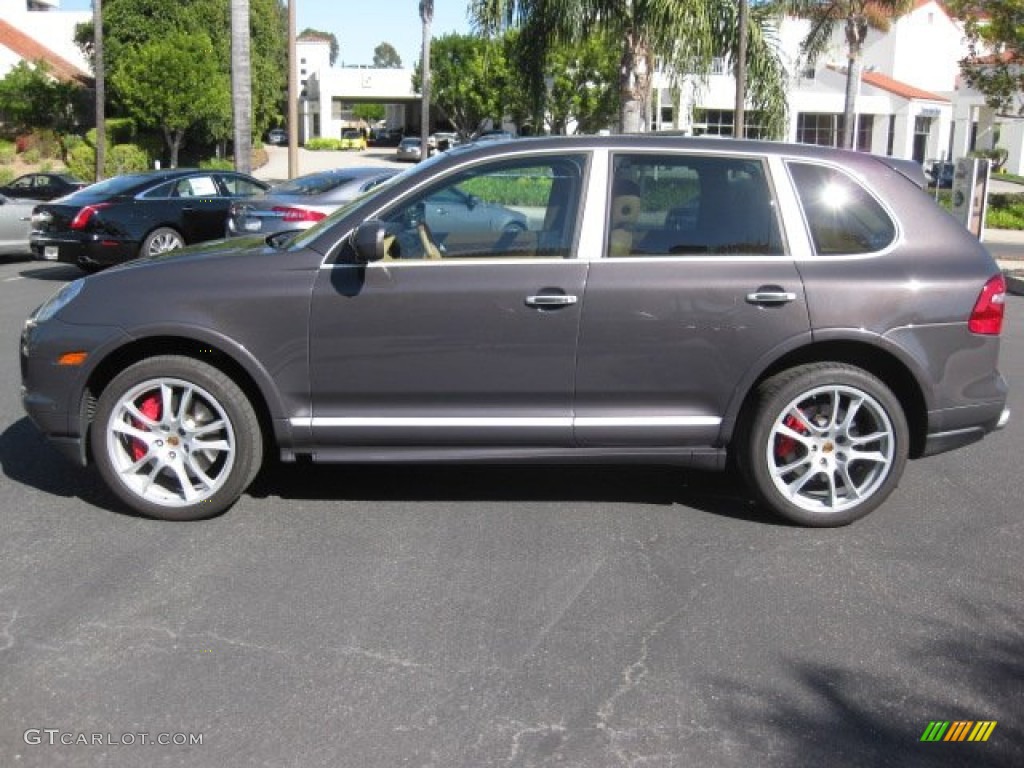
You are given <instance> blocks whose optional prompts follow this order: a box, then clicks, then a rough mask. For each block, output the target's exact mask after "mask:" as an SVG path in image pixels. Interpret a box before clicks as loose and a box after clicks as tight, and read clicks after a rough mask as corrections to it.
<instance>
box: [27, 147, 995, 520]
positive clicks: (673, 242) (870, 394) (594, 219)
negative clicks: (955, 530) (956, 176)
mask: <svg viewBox="0 0 1024 768" xmlns="http://www.w3.org/2000/svg"><path fill="white" fill-rule="evenodd" d="M904 168H905V164H900V163H897V162H892V161H887V160H886V159H884V158H878V157H873V156H869V155H864V154H853V153H843V152H836V151H831V150H824V149H820V148H814V147H807V146H795V145H783V144H769V143H756V142H730V141H701V140H686V139H679V138H658V137H590V138H580V139H561V140H560V139H537V140H524V141H517V142H508V143H505V142H489V143H486V144H485V145H476V146H473V147H464V148H457V149H454V150H452V151H450V152H447V153H443V154H439V155H438V156H436V157H435V158H433V159H432V160H430V161H428V162H425V163H422V164H420V165H418V166H417V167H415V168H414V169H410V170H409V171H408V172H406V173H405V174H402V175H401V176H399V177H396V179H395V180H394V181H393V183H391V184H388V185H386V186H385V187H381V188H379V189H378V190H375V191H373V192H371V193H369V194H368V195H367V196H365V197H362V198H360V199H358V200H356V201H354V202H353V203H350V204H348V205H346V206H345V207H343V208H341V209H340V210H338V211H337V212H336V213H334V214H333V215H332V216H330V217H329V218H327V219H325V220H324V221H322V222H320V223H318V224H317V225H316V226H315V227H313V228H312V229H309V230H306V231H304V232H302V233H298V234H292V235H273V236H271V237H268V238H266V239H264V238H258V237H253V238H240V239H236V240H232V241H230V242H221V243H212V244H207V245H205V246H197V247H192V248H188V249H185V250H183V251H178V252H175V253H173V254H166V255H160V256H153V257H148V258H144V259H140V260H137V261H135V262H132V263H130V264H126V265H124V266H121V267H117V268H115V269H111V270H108V271H106V272H104V273H102V274H98V275H94V276H91V277H88V278H84V279H82V280H77V281H75V282H73V283H70V284H68V285H66V286H65V287H64V288H63V289H62V290H61V291H60V292H58V293H57V294H56V295H55V296H54V297H53V298H51V299H50V300H49V301H48V302H47V303H46V304H44V305H43V306H42V307H40V308H39V309H38V310H37V311H36V312H35V313H34V314H33V315H32V317H30V318H29V319H28V321H27V322H26V325H25V329H24V333H23V337H22V344H21V366H22V378H23V381H24V392H23V398H24V405H25V408H26V410H27V411H28V413H29V414H30V416H31V417H32V419H33V421H34V422H35V423H36V424H37V425H38V426H39V428H40V429H41V430H42V431H43V432H45V433H46V435H47V436H48V437H49V438H50V439H51V440H52V441H53V442H54V443H56V444H57V445H58V446H59V447H60V448H61V449H62V450H63V452H64V453H65V454H66V455H67V456H69V457H71V458H72V459H73V460H75V461H77V462H80V463H83V464H84V463H88V462H90V461H93V462H95V464H96V465H97V467H98V469H99V471H100V473H101V474H102V476H103V478H104V479H105V480H106V482H107V483H108V484H109V486H110V487H111V488H112V489H113V491H114V492H115V493H116V494H117V495H118V496H119V497H120V498H121V499H122V500H123V501H124V502H125V503H126V504H127V505H128V506H130V507H132V508H133V509H135V510H137V511H139V512H142V513H144V514H146V515H151V516H154V517H160V518H168V519H181V520H184V519H194V518H201V517H207V516H210V515H213V514H217V513H219V512H221V511H222V510H224V509H226V508H227V507H228V506H230V505H231V504H232V503H233V502H234V501H235V500H236V499H237V498H238V497H239V495H240V494H242V493H243V492H244V491H245V489H246V487H247V486H248V485H249V483H250V482H251V481H252V479H253V478H254V476H255V475H256V473H257V471H258V470H259V468H260V464H261V462H262V458H263V454H264V452H265V451H267V450H272V451H276V452H278V453H279V454H280V456H281V458H282V459H283V460H285V461H294V460H296V459H298V458H300V457H308V458H310V459H312V460H313V461H323V462H378V461H389V462H396V461H402V462H437V461H468V460H472V461H492V462H512V461H532V462H566V461H572V462H580V461H590V462H606V463H614V462H635V461H645V462H659V463H672V464H678V465H685V466H691V467H699V468H707V469H721V468H724V467H725V466H726V464H727V461H728V460H729V459H730V458H731V459H733V460H735V462H736V464H737V465H738V466H739V468H740V470H741V471H742V472H743V474H744V476H745V477H746V478H747V480H748V482H749V485H750V487H751V489H752V491H753V493H754V494H755V495H756V497H757V499H758V500H759V501H760V502H761V503H762V504H763V505H764V506H765V507H767V508H769V509H771V510H774V511H776V512H778V513H781V514H782V515H784V516H785V517H787V518H788V519H790V520H793V521H796V522H799V523H803V524H808V525H822V526H828V525H840V524H844V523H848V522H850V521H852V520H854V519H856V518H858V517H861V516H862V515H865V514H867V513H868V512H870V511H871V510H872V509H874V508H876V507H877V506H878V505H879V504H881V503H882V502H883V501H884V500H885V498H886V497H887V496H888V495H889V494H890V493H891V492H892V491H893V489H894V488H895V487H896V485H897V483H898V481H899V479H900V476H901V474H902V472H903V470H904V465H905V463H906V461H907V459H908V458H916V457H920V456H926V455H929V454H933V453H938V452H940V451H945V450H950V449H953V448H957V447H959V446H963V445H966V444H968V443H971V442H973V441H975V440H978V439H980V438H982V437H983V436H984V435H985V434H986V433H988V432H990V431H992V430H995V429H998V428H999V427H1001V426H1003V425H1004V424H1005V423H1006V421H1007V419H1008V417H1009V414H1008V411H1007V410H1006V408H1005V403H1006V382H1005V381H1004V379H1003V377H1002V376H1001V375H1000V373H999V370H998V367H997V358H998V353H999V333H1000V330H1001V325H1002V319H1003V301H1004V296H1005V284H1004V281H1003V278H1002V276H1001V274H1000V272H999V270H998V269H997V267H996V265H995V263H994V262H993V260H992V258H991V256H990V255H989V254H988V252H987V251H986V250H985V249H984V248H983V247H982V246H981V245H979V243H978V242H977V241H976V240H975V239H973V238H972V237H971V236H970V235H969V234H968V233H967V232H966V231H965V230H964V228H963V227H961V226H960V225H959V224H958V223H957V222H956V221H955V220H954V219H953V218H952V217H950V216H949V215H948V214H946V213H945V212H943V211H942V210H940V209H939V208H938V207H937V206H936V205H935V203H934V202H933V201H932V199H931V198H929V197H928V195H927V194H925V193H924V192H923V191H922V190H921V189H920V188H919V186H917V185H916V184H915V183H914V182H913V181H911V180H910V178H909V177H908V176H905V175H904V170H903V169H904ZM448 190H458V191H459V192H460V194H463V195H465V196H466V197H467V199H470V200H471V203H470V204H471V205H476V206H491V207H497V206H500V207H502V208H504V209H508V210H513V211H516V212H518V214H519V215H521V216H522V219H521V221H522V224H523V226H517V227H513V228H509V227H505V226H501V225H500V223H499V222H496V221H490V220H489V219H488V217H480V219H479V224H478V225H477V226H474V227H469V228H466V227H448V226H447V225H446V224H445V218H444V216H439V215H435V214H437V212H436V211H433V212H432V211H430V210H429V209H428V206H429V205H430V204H431V202H430V201H431V200H436V199H437V198H438V197H439V196H443V194H444V193H445V192H446V191H448Z"/></svg>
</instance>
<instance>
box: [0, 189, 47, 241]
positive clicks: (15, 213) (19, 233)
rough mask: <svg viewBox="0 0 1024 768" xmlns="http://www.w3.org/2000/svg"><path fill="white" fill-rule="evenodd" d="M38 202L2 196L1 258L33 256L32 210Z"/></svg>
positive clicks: (0, 205) (0, 207)
mask: <svg viewBox="0 0 1024 768" xmlns="http://www.w3.org/2000/svg"><path fill="white" fill-rule="evenodd" d="M37 203H38V201H37V200H22V199H17V198H13V197H4V196H3V195H0V256H31V255H32V248H31V247H30V246H29V243H28V233H29V232H30V231H31V230H32V209H33V208H34V207H35V206H36V204H37Z"/></svg>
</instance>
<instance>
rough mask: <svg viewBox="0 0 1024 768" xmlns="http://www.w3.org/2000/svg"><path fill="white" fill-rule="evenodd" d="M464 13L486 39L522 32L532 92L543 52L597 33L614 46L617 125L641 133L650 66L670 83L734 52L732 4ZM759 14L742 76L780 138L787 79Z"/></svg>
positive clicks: (555, 1) (539, 86)
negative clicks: (511, 30)
mask: <svg viewBox="0 0 1024 768" xmlns="http://www.w3.org/2000/svg"><path fill="white" fill-rule="evenodd" d="M470 15H471V17H472V18H473V20H474V22H475V23H476V25H477V26H478V27H479V29H480V30H481V31H482V32H484V33H485V34H494V33H496V32H497V31H499V30H501V29H504V28H508V27H510V26H518V27H520V28H521V29H522V31H523V35H524V38H525V39H526V40H527V41H529V42H530V44H531V45H533V46H534V47H535V50H536V53H535V55H533V56H532V57H530V60H531V61H533V62H535V65H534V66H531V68H530V70H528V71H526V72H524V73H523V77H524V80H525V84H526V85H527V87H529V88H530V89H531V90H532V91H533V92H534V93H538V92H540V91H542V90H543V88H544V87H545V83H544V76H543V70H542V68H541V67H542V65H543V62H544V61H546V60H547V56H546V55H545V51H546V50H548V49H550V48H551V47H552V45H554V44H555V43H558V42H563V43H568V44H576V45H579V44H581V43H582V42H584V41H586V40H587V39H588V38H590V37H592V36H593V35H595V34H597V33H599V32H600V33H605V34H607V35H608V36H609V37H610V38H611V39H613V40H617V41H618V51H619V80H618V88H619V94H620V112H619V128H620V129H621V130H623V131H625V132H627V133H635V132H637V131H640V130H642V129H643V128H644V125H645V121H646V115H647V111H648V108H649V104H650V92H651V77H652V74H653V71H654V66H655V62H656V61H657V62H659V63H660V65H661V66H662V67H663V69H664V70H665V72H666V73H667V74H668V75H669V76H671V77H673V78H676V80H678V79H680V78H682V77H684V76H687V75H697V76H706V75H708V74H709V73H710V72H711V67H712V64H713V61H714V59H715V58H716V57H720V56H727V55H734V54H735V52H736V50H737V43H738V34H737V33H738V8H737V6H736V3H735V2H734V0H675V1H674V2H669V0H619V1H618V2H608V0H472V2H471V5H470ZM764 20H765V17H764V16H760V15H755V14H751V15H750V20H749V27H748V33H749V39H748V45H747V60H746V65H747V72H748V75H749V83H750V88H749V92H750V97H751V101H752V107H753V108H754V109H755V110H757V111H758V112H759V113H761V115H762V117H763V119H764V121H765V122H766V123H767V126H768V128H769V131H770V132H771V133H772V134H774V135H781V133H782V130H783V128H784V125H785V114H786V92H785V88H786V81H787V78H786V75H785V70H784V68H783V66H782V63H781V61H780V59H779V56H778V53H777V50H776V49H775V47H774V45H773V40H772V37H771V35H770V34H769V32H768V30H769V28H768V27H766V26H762V24H763V22H764Z"/></svg>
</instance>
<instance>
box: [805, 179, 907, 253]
mask: <svg viewBox="0 0 1024 768" xmlns="http://www.w3.org/2000/svg"><path fill="white" fill-rule="evenodd" d="M789 172H790V174H792V176H793V181H794V182H795V183H796V191H797V195H798V196H799V197H800V205H801V207H802V208H803V211H804V218H805V219H806V220H807V226H808V227H809V228H810V231H811V239H812V240H813V241H814V249H815V251H817V252H818V253H819V254H822V255H831V254H855V253H873V252H875V251H880V250H882V249H883V248H885V247H887V246H888V245H889V244H890V243H892V241H893V240H894V239H895V238H896V225H895V224H894V223H893V221H892V219H891V218H890V217H889V214H888V213H886V212H885V209H884V208H883V207H882V206H881V204H880V203H879V202H878V201H877V200H876V199H875V198H874V197H873V196H872V195H871V194H870V193H869V192H868V191H867V190H866V189H864V188H863V187H862V186H860V184H858V183H857V182H855V181H854V180H853V179H851V178H850V177H849V176H847V175H846V174H845V173H842V172H841V171H838V170H836V169H835V168H829V167H826V166H822V165H812V164H810V163H789Z"/></svg>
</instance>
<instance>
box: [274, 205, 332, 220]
mask: <svg viewBox="0 0 1024 768" xmlns="http://www.w3.org/2000/svg"><path fill="white" fill-rule="evenodd" d="M272 210H273V211H274V213H283V214H284V220H285V221H320V219H324V218H327V214H326V213H320V211H307V210H306V209H305V208H289V207H288V206H285V205H276V206H274V208H273V209H272Z"/></svg>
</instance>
